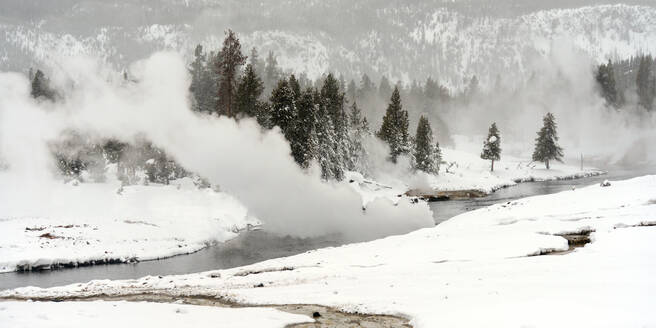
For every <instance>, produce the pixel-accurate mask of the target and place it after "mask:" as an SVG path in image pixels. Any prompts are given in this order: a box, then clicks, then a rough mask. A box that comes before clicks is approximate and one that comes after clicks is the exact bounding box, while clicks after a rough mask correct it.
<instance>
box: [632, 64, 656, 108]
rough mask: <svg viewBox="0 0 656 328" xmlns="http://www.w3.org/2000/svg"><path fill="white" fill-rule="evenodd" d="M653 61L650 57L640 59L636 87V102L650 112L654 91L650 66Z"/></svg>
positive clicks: (655, 91)
mask: <svg viewBox="0 0 656 328" xmlns="http://www.w3.org/2000/svg"><path fill="white" fill-rule="evenodd" d="M653 64H654V61H653V59H652V57H651V55H648V56H642V57H641V58H640V66H639V67H638V75H637V77H636V85H637V87H638V102H639V104H640V105H641V106H642V107H644V108H645V109H646V110H651V109H652V107H653V104H654V97H655V93H656V90H654V80H653V79H652V71H651V70H652V66H653Z"/></svg>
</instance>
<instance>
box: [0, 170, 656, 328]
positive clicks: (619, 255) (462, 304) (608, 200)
mask: <svg viewBox="0 0 656 328" xmlns="http://www.w3.org/2000/svg"><path fill="white" fill-rule="evenodd" d="M610 183H611V186H609V187H601V186H599V185H593V186H590V187H586V188H580V189H577V190H571V191H565V192H561V193H557V194H551V195H545V196H536V197H530V198H525V199H521V200H517V201H513V202H509V203H503V204H497V205H493V206H491V207H488V208H483V209H480V210H476V211H472V212H468V213H465V214H462V215H459V216H456V217H454V218H452V219H450V220H449V221H446V222H445V223H442V224H440V225H438V226H436V227H434V228H426V229H422V230H418V231H415V232H412V233H409V234H406V235H402V236H393V237H388V238H384V239H379V240H375V241H371V242H367V243H359V244H350V245H345V246H342V247H337V248H326V249H320V250H316V251H310V252H307V253H304V254H300V255H297V256H292V257H287V258H281V259H273V260H269V261H265V262H261V263H257V264H254V265H250V266H247V267H241V268H234V269H229V270H221V271H213V272H204V273H198V274H190V275H180V276H170V277H164V278H159V277H152V276H149V277H144V278H141V279H137V280H126V281H108V280H103V281H92V282H89V283H85V284H74V285H69V286H63V287H55V288H50V289H40V288H35V287H27V288H20V289H15V290H8V291H3V292H0V297H14V298H37V297H58V298H59V297H66V296H90V295H101V294H104V295H125V294H135V293H169V294H174V295H206V296H221V297H225V298H227V299H230V300H234V301H238V302H244V303H248V304H321V305H326V306H334V307H337V308H339V309H342V310H345V311H357V312H365V313H378V314H394V315H400V316H406V317H408V318H409V319H410V320H411V324H412V325H413V326H414V327H637V326H640V327H645V326H654V325H656V316H654V312H653V304H654V303H655V302H656V296H655V295H656V280H655V279H654V276H656V262H655V261H654V258H656V245H655V244H654V243H653V241H654V240H656V226H652V225H653V224H656V176H644V177H639V178H634V179H631V180H625V181H611V182H610ZM585 231H591V234H590V239H591V243H588V244H586V245H585V246H584V247H580V248H576V249H574V250H573V251H572V252H569V253H566V254H558V255H543V256H530V255H538V254H543V253H545V252H548V251H553V250H557V251H565V250H568V242H567V241H566V239H564V238H563V237H561V236H558V235H556V234H562V233H574V232H578V233H580V232H585ZM0 304H1V303H0ZM0 306H1V305H0ZM34 308H35V309H36V306H35V307H34Z"/></svg>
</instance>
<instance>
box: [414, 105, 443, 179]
mask: <svg viewBox="0 0 656 328" xmlns="http://www.w3.org/2000/svg"><path fill="white" fill-rule="evenodd" d="M438 147H439V146H438ZM435 152H436V149H435V145H434V144H433V130H432V129H431V126H430V123H429V122H428V119H426V117H424V116H423V115H422V116H421V117H420V118H419V123H418V124H417V133H416V134H415V149H414V167H415V169H417V170H421V171H424V172H426V173H437V172H438V164H439V163H436V162H435V159H436V156H435Z"/></svg>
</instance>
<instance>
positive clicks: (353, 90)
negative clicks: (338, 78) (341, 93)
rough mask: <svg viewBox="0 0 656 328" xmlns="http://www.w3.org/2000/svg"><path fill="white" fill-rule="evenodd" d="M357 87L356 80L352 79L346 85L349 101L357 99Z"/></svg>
mask: <svg viewBox="0 0 656 328" xmlns="http://www.w3.org/2000/svg"><path fill="white" fill-rule="evenodd" d="M357 92H358V91H357V87H356V86H355V81H353V80H351V82H349V84H348V86H347V87H346V98H347V100H348V101H355V100H356V99H355V97H356V95H357Z"/></svg>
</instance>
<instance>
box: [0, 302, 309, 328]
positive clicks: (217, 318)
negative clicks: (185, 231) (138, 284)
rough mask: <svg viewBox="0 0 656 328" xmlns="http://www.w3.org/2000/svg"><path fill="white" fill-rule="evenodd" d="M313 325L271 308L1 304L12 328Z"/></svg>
mask: <svg viewBox="0 0 656 328" xmlns="http://www.w3.org/2000/svg"><path fill="white" fill-rule="evenodd" d="M35 309H37V310H35ZM312 321H313V320H312V319H310V318H308V317H306V316H302V315H298V314H291V313H286V312H282V311H278V310H275V309H268V308H220V307H210V306H193V305H183V304H165V303H146V302H103V301H94V302H62V303H54V302H3V303H0V322H1V323H2V326H3V327H13V328H28V327H29V328H31V327H42V328H60V327H61V328H63V327H66V328H77V327H80V328H88V327H96V328H104V327H108V328H114V327H141V328H146V327H179V328H185V327H190V328H192V327H193V328H195V327H205V326H212V325H216V326H219V327H226V328H228V327H229V328H239V327H243V328H250V327H281V328H282V327H285V326H287V325H289V324H294V323H303V322H312Z"/></svg>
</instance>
